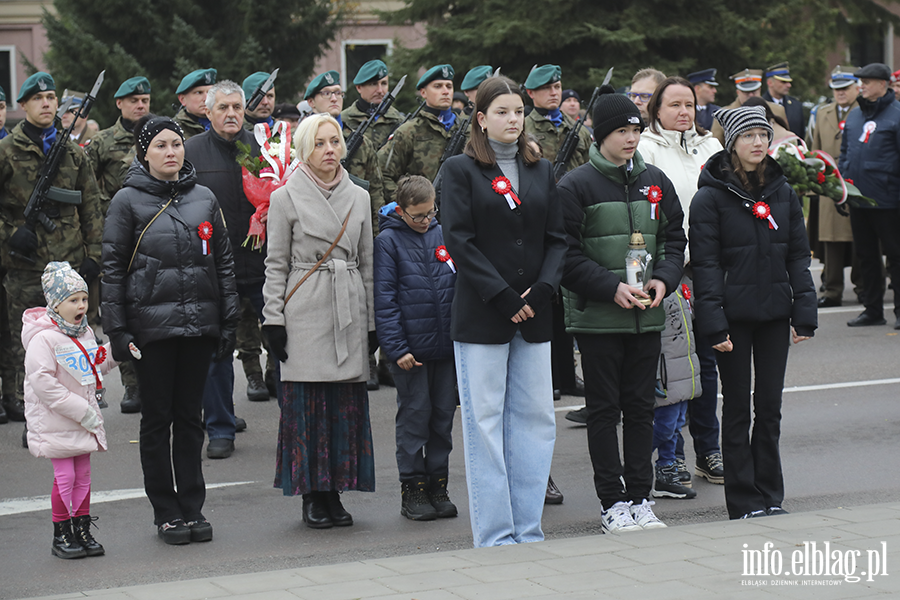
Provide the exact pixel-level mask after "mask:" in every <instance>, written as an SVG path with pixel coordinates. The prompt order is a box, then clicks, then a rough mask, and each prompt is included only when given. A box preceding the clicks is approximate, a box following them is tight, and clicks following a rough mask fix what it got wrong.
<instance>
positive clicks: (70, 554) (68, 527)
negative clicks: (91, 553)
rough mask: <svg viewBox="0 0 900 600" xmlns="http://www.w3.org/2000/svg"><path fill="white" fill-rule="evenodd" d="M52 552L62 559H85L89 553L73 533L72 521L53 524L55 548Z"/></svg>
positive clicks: (52, 548)
mask: <svg viewBox="0 0 900 600" xmlns="http://www.w3.org/2000/svg"><path fill="white" fill-rule="evenodd" d="M50 550H51V552H52V553H53V555H54V556H58V557H60V558H84V557H85V556H87V552H85V551H84V548H83V547H82V546H81V544H79V543H78V541H77V539H76V537H75V533H74V532H73V531H72V519H69V520H68V521H60V522H59V523H56V522H54V523H53V546H52V547H51V549H50Z"/></svg>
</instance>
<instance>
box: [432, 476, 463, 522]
mask: <svg viewBox="0 0 900 600" xmlns="http://www.w3.org/2000/svg"><path fill="white" fill-rule="evenodd" d="M428 500H429V501H431V506H433V507H434V512H435V514H436V515H437V516H438V518H439V519H446V518H447V517H455V516H456V515H457V510H456V505H455V504H453V502H451V501H450V494H448V493H447V478H446V477H439V478H436V479H432V480H431V485H430V487H429V489H428Z"/></svg>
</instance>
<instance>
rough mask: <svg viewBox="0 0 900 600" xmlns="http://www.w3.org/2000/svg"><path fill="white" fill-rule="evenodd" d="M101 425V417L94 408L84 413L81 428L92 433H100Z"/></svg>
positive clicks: (89, 408)
mask: <svg viewBox="0 0 900 600" xmlns="http://www.w3.org/2000/svg"><path fill="white" fill-rule="evenodd" d="M101 423H102V421H101V420H100V415H98V414H97V411H96V410H94V409H93V408H92V407H88V409H87V412H86V413H84V416H83V417H81V426H82V427H84V428H85V429H87V430H88V431H90V432H91V433H97V432H98V431H100V424H101Z"/></svg>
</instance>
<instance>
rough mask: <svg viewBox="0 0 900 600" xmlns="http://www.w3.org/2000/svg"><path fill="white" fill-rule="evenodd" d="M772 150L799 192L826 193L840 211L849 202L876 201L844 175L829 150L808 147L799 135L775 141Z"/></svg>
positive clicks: (792, 184) (863, 202)
mask: <svg viewBox="0 0 900 600" xmlns="http://www.w3.org/2000/svg"><path fill="white" fill-rule="evenodd" d="M769 154H770V155H771V156H772V157H774V158H775V160H776V161H777V162H778V164H779V165H781V170H782V171H784V174H785V176H786V177H787V179H788V183H789V184H790V186H791V187H792V188H794V191H795V192H797V195H798V196H802V195H804V194H815V195H818V196H827V197H829V198H831V199H832V200H834V203H835V204H836V205H837V206H838V207H839V208H838V210H839V211H843V210H844V206H843V205H844V204H846V203H848V202H849V203H850V204H852V205H854V206H863V205H869V206H874V205H875V201H874V200H871V199H869V198H866V197H865V196H863V195H862V193H860V191H859V188H857V187H856V186H855V185H853V182H852V181H848V180H846V179H844V178H843V176H842V175H841V174H840V172H839V171H838V168H837V162H836V161H835V160H834V158H832V157H831V155H830V154H828V153H827V152H822V151H821V150H813V151H810V150H808V149H807V148H806V144H804V143H803V140H801V139H800V138H791V139H790V140H788V141H785V142H782V143H779V144H776V145H775V146H774V147H773V148H771V149H770V150H769Z"/></svg>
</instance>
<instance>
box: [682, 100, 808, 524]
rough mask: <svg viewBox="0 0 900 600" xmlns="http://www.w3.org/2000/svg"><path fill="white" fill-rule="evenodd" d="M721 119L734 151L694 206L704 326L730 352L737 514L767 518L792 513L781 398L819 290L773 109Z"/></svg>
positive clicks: (729, 413)
mask: <svg viewBox="0 0 900 600" xmlns="http://www.w3.org/2000/svg"><path fill="white" fill-rule="evenodd" d="M715 117H716V119H717V120H718V121H719V122H720V123H721V124H722V126H723V128H724V129H725V151H724V152H719V153H718V154H714V155H713V156H712V157H711V158H710V159H709V161H708V162H707V163H706V166H705V167H704V169H703V171H702V172H701V173H700V188H699V190H698V191H697V194H696V195H695V196H694V198H693V200H692V202H691V215H690V224H691V239H690V244H691V264H692V266H693V271H694V308H695V310H696V313H697V316H696V320H695V322H694V323H695V326H696V327H697V329H698V330H699V333H700V334H701V335H704V336H706V337H707V338H708V339H709V342H710V343H711V344H712V345H713V348H715V349H716V350H718V351H719V353H720V354H719V355H718V364H719V374H720V376H721V379H722V396H723V400H722V454H723V458H724V462H725V503H726V504H727V506H728V515H729V517H731V518H732V519H739V518H747V517H762V516H766V515H767V514H768V515H772V514H779V513H784V512H785V511H784V509H782V508H781V504H782V502H783V500H784V480H783V477H782V472H781V457H780V455H779V451H778V440H779V436H780V433H781V393H782V389H783V388H784V373H785V369H786V367H787V356H788V347H789V345H790V342H789V339H790V337H791V336H792V337H793V340H794V343H797V342H800V341H803V340H806V339H809V338H810V337H812V336H813V335H814V333H815V329H816V324H817V319H816V290H815V287H814V285H813V281H812V276H811V275H810V273H809V263H810V256H809V242H808V241H807V239H806V229H805V225H804V222H803V210H802V208H801V206H800V201H799V199H798V198H797V195H796V194H795V193H794V191H793V190H792V189H791V187H790V186H789V185H788V183H787V179H786V178H785V176H784V174H783V173H782V171H781V168H780V167H779V166H778V163H776V162H775V160H774V159H772V158H771V157H769V156H768V152H767V151H768V147H769V143H770V142H771V140H772V136H773V132H772V126H771V125H770V124H769V122H768V121H767V120H766V118H765V111H764V110H763V108H762V107H760V106H754V107H742V108H736V109H731V110H724V109H723V110H720V111H718V112H717V113H716V115H715ZM751 362H752V365H753V367H754V370H755V373H756V380H755V382H751V375H750V373H751ZM751 384H752V386H753V390H754V396H753V414H754V420H753V436H752V438H751V436H750V422H751V419H750V409H751V395H750V390H751Z"/></svg>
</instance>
